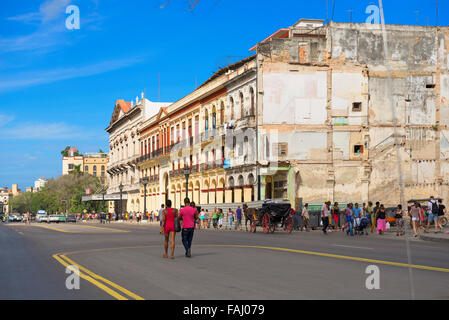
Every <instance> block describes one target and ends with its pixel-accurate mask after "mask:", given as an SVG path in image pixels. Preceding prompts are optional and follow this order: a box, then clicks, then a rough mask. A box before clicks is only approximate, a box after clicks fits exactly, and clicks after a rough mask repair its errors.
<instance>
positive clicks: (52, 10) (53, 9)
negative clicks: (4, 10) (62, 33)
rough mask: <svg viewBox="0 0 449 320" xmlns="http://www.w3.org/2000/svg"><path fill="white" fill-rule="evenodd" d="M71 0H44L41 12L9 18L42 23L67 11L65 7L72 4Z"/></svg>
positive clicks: (10, 18)
mask: <svg viewBox="0 0 449 320" xmlns="http://www.w3.org/2000/svg"><path fill="white" fill-rule="evenodd" d="M70 2H71V0H47V1H44V2H43V3H42V4H41V5H40V7H39V12H29V13H25V14H21V15H18V16H14V17H9V18H8V20H12V21H20V22H25V23H26V22H35V21H38V22H41V23H42V24H44V23H47V22H50V21H52V20H54V19H56V18H57V17H58V16H62V15H63V14H64V13H65V10H64V9H65V7H67V6H68V5H69V4H70Z"/></svg>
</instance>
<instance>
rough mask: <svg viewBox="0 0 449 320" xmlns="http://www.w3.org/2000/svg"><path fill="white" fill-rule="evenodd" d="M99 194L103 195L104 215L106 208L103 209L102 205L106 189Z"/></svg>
mask: <svg viewBox="0 0 449 320" xmlns="http://www.w3.org/2000/svg"><path fill="white" fill-rule="evenodd" d="M101 194H102V195H103V212H104V213H106V207H105V205H104V195H105V194H106V189H103V190H102V191H101Z"/></svg>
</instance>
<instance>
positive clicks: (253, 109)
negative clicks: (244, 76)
mask: <svg viewBox="0 0 449 320" xmlns="http://www.w3.org/2000/svg"><path fill="white" fill-rule="evenodd" d="M249 95H250V100H251V101H250V104H251V105H250V115H251V116H253V115H255V108H254V103H255V101H254V89H253V88H252V87H251V88H250V89H249Z"/></svg>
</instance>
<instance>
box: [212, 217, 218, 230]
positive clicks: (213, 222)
mask: <svg viewBox="0 0 449 320" xmlns="http://www.w3.org/2000/svg"><path fill="white" fill-rule="evenodd" d="M217 223H218V219H213V220H212V224H213V225H214V228H215V229H217Z"/></svg>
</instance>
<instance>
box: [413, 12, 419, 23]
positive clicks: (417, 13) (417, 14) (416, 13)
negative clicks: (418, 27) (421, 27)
mask: <svg viewBox="0 0 449 320" xmlns="http://www.w3.org/2000/svg"><path fill="white" fill-rule="evenodd" d="M414 12H415V15H416V24H418V16H419V10H415V11H414Z"/></svg>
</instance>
